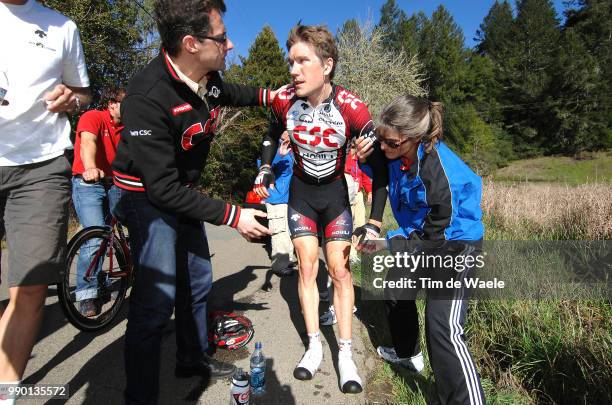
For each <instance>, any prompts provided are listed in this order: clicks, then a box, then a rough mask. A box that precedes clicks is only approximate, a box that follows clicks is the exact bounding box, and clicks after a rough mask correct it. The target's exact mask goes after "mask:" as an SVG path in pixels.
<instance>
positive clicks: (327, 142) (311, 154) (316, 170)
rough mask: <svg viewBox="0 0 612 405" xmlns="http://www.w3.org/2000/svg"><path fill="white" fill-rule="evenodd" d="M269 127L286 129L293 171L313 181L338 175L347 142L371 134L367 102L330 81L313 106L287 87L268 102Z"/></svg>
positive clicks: (328, 179) (322, 180)
mask: <svg viewBox="0 0 612 405" xmlns="http://www.w3.org/2000/svg"><path fill="white" fill-rule="evenodd" d="M272 111H273V120H272V121H273V122H272V126H271V131H272V132H273V133H274V135H278V136H280V133H282V132H283V131H284V130H287V132H288V133H289V137H290V139H291V145H292V149H293V153H294V157H295V166H294V173H295V174H296V175H298V176H299V177H301V178H303V179H306V180H308V181H311V182H314V183H322V182H327V181H331V180H333V179H336V178H339V177H341V176H342V175H343V173H344V161H345V158H346V151H347V145H348V142H349V141H350V140H351V139H352V138H356V137H361V136H368V137H372V136H373V124H372V118H371V116H370V112H369V111H368V108H367V106H366V105H365V104H364V103H363V102H362V101H361V100H360V99H359V98H358V97H357V96H356V95H355V94H353V93H351V92H349V91H348V90H346V89H345V88H343V87H341V86H338V85H333V86H332V92H331V94H330V96H329V97H328V98H327V99H326V100H325V101H323V102H322V103H321V104H319V105H318V106H316V107H313V106H312V105H310V103H309V102H308V101H307V100H306V99H305V98H301V97H298V96H297V95H296V94H295V89H294V88H293V87H289V88H287V89H286V90H284V91H282V92H281V93H279V94H278V95H277V96H276V98H275V99H274V102H273V103H272Z"/></svg>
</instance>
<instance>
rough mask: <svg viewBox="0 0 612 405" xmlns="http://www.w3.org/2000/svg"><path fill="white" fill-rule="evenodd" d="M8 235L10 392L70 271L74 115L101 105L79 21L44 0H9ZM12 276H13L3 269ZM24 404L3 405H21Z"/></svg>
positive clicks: (0, 333) (1, 378) (1, 48)
mask: <svg viewBox="0 0 612 405" xmlns="http://www.w3.org/2000/svg"><path fill="white" fill-rule="evenodd" d="M0 38H2V40H1V41H0V72H2V73H3V74H4V77H6V81H7V82H8V83H7V84H6V87H7V92H6V94H5V97H4V101H3V102H2V104H1V105H0V134H2V142H0V237H2V236H4V234H6V240H7V245H8V250H9V252H10V256H9V265H8V267H9V269H8V270H9V271H8V284H9V296H10V301H9V304H8V306H7V308H6V310H5V311H4V313H3V314H2V317H1V318H0V384H19V382H20V380H21V379H22V377H23V373H24V371H25V368H26V364H27V361H28V358H29V357H30V353H31V351H32V347H33V346H34V341H35V338H36V334H37V332H38V328H39V326H40V321H41V319H42V311H43V305H44V300H45V297H46V293H47V285H48V284H51V283H56V282H58V281H59V280H60V277H61V274H62V272H63V271H64V269H63V266H64V260H65V250H66V239H67V228H68V201H69V197H70V175H71V170H70V164H69V162H68V160H67V158H66V157H65V156H64V150H65V149H67V148H71V147H72V145H71V142H70V123H69V121H68V117H67V113H68V114H73V113H77V112H79V110H81V109H82V108H83V107H85V106H86V105H87V104H89V102H90V101H91V95H90V91H89V78H88V76H87V70H86V66H85V56H84V54H83V48H82V45H81V40H80V37H79V32H78V29H77V27H76V25H75V23H74V22H72V21H71V20H70V19H68V18H67V17H65V16H63V15H62V14H60V13H58V12H56V11H53V10H50V9H48V8H45V7H44V6H42V5H40V4H39V3H37V2H36V1H34V0H0ZM2 275H3V276H7V272H6V271H2ZM13 401H14V399H10V398H9V399H2V400H0V404H2V403H12V402H13Z"/></svg>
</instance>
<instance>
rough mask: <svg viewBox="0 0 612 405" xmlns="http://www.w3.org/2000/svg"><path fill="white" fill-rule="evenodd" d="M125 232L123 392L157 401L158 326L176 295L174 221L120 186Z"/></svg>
mask: <svg viewBox="0 0 612 405" xmlns="http://www.w3.org/2000/svg"><path fill="white" fill-rule="evenodd" d="M115 213H116V214H119V215H118V218H119V219H120V221H121V222H122V224H124V225H125V226H127V228H128V231H129V232H130V244H131V247H132V250H131V254H132V259H133V262H134V270H135V278H134V286H133V288H132V292H131V295H130V305H129V313H128V323H127V330H126V333H125V353H124V354H125V369H126V379H127V385H126V391H125V396H126V399H127V400H128V401H127V402H130V400H133V401H136V400H141V401H144V402H145V403H156V401H157V397H158V394H159V370H160V350H161V338H162V331H163V329H164V327H165V325H166V324H167V322H168V320H169V319H170V317H171V315H172V311H173V309H174V303H175V295H176V241H177V234H178V227H179V225H178V220H177V218H176V217H175V216H173V215H169V214H167V213H165V212H163V211H160V210H158V209H157V208H156V207H154V206H153V205H152V204H151V203H150V202H149V201H148V199H147V197H146V195H145V193H137V192H130V191H122V192H121V199H120V201H119V204H118V206H117V208H116V210H115Z"/></svg>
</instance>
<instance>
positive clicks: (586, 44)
mask: <svg viewBox="0 0 612 405" xmlns="http://www.w3.org/2000/svg"><path fill="white" fill-rule="evenodd" d="M573 5H574V6H576V7H577V8H576V9H569V10H567V11H566V16H567V20H566V23H565V26H564V28H563V31H562V34H561V41H560V44H561V46H560V50H559V53H558V59H557V63H556V65H557V66H558V69H556V70H555V72H554V73H553V76H552V80H551V85H550V88H549V90H548V100H547V101H548V102H549V103H550V104H552V105H553V106H554V107H553V109H552V117H551V118H550V121H549V122H548V126H549V128H550V129H551V131H552V139H551V148H552V150H553V151H554V152H562V153H570V154H573V155H580V153H581V152H582V151H585V150H595V149H601V148H606V147H610V146H612V131H611V130H610V124H611V120H612V114H611V101H612V100H611V99H610V84H611V82H612V77H611V72H612V71H611V67H610V64H612V56H611V54H612V23H611V22H610V21H611V19H612V5H611V4H610V3H609V2H605V1H599V0H584V1H582V0H581V1H576V2H574V3H573Z"/></svg>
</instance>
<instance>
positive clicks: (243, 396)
mask: <svg viewBox="0 0 612 405" xmlns="http://www.w3.org/2000/svg"><path fill="white" fill-rule="evenodd" d="M250 392H251V388H250V387H249V375H248V374H247V373H245V372H244V371H243V370H242V369H241V368H239V369H238V370H236V372H235V373H234V376H233V377H232V388H231V390H230V402H229V403H230V405H249V394H250Z"/></svg>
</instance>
